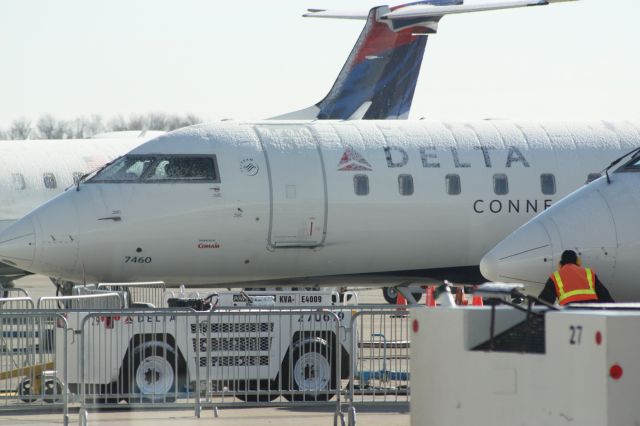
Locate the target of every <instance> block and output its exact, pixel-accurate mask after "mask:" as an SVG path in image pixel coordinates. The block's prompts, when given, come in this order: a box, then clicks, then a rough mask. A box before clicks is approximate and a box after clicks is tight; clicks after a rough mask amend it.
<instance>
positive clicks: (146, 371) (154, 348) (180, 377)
mask: <svg viewBox="0 0 640 426" xmlns="http://www.w3.org/2000/svg"><path fill="white" fill-rule="evenodd" d="M131 356H132V357H133V358H132V360H133V365H134V367H133V369H132V371H131V377H128V380H127V382H126V384H127V386H128V387H127V392H126V393H131V394H133V395H131V396H130V397H129V402H130V403H131V402H175V400H176V395H175V389H176V385H177V389H182V388H183V387H184V382H185V377H184V376H185V374H184V372H185V371H186V367H185V366H184V361H182V359H179V360H178V363H177V364H176V354H175V352H174V350H173V348H171V347H170V346H168V345H166V344H165V343H163V342H148V343H144V344H142V345H139V346H137V347H136V348H135V350H134V351H133V354H131ZM176 366H177V367H178V370H177V371H176V369H175V368H176Z"/></svg>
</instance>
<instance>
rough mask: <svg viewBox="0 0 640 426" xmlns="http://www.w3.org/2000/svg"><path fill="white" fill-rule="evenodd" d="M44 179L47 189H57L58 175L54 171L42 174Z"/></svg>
mask: <svg viewBox="0 0 640 426" xmlns="http://www.w3.org/2000/svg"><path fill="white" fill-rule="evenodd" d="M42 179H43V180H44V187H45V188H47V189H56V188H57V187H58V183H57V182H56V176H55V175H54V174H53V173H45V174H43V175H42Z"/></svg>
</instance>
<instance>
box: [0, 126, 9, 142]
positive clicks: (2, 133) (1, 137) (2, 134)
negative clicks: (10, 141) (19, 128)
mask: <svg viewBox="0 0 640 426" xmlns="http://www.w3.org/2000/svg"><path fill="white" fill-rule="evenodd" d="M6 139H7V132H5V131H4V130H2V129H0V140H6Z"/></svg>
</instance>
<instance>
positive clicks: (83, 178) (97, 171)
mask: <svg viewBox="0 0 640 426" xmlns="http://www.w3.org/2000/svg"><path fill="white" fill-rule="evenodd" d="M122 157H123V156H120V157H118V158H115V159H113V160H111V161H109V162H108V163H106V164H104V165H103V166H102V167H97V168H95V169H93V170H91V171H89V172H87V173H85V174H83V175H82V176H80V177H78V179H77V180H76V181H75V184H76V191H80V183H81V182H84V181H85V180H87V178H89V177H90V176H95V175H97V174H98V173H100V172H101V171H103V170H104V169H106V168H107V167H109V166H110V165H112V164H113V163H115V162H116V161H118V160H119V159H121V158H122Z"/></svg>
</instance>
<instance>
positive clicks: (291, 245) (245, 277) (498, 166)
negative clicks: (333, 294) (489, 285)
mask: <svg viewBox="0 0 640 426" xmlns="http://www.w3.org/2000/svg"><path fill="white" fill-rule="evenodd" d="M639 145H640V123H635V124H632V123H615V124H614V123H607V122H596V123H590V124H563V123H558V124H552V123H549V124H539V123H538V124H536V123H513V122H507V121H482V122H475V123H430V122H426V121H419V122H400V121H351V122H349V121H347V122H318V121H316V122H276V121H263V122H257V123H239V122H223V123H218V124H212V125H199V126H193V127H190V128H186V129H182V130H179V131H176V132H172V133H170V134H167V135H164V136H161V137H158V138H156V139H154V140H152V141H149V142H147V143H145V144H143V145H142V146H140V147H138V148H136V149H134V150H133V151H131V152H130V153H128V154H127V155H125V156H124V157H122V158H120V159H118V160H117V161H115V162H114V163H113V164H111V165H109V166H108V167H106V168H105V169H103V170H101V171H100V172H99V173H97V174H96V175H95V176H92V177H91V178H90V179H88V180H87V181H86V182H82V183H81V184H80V185H79V187H78V190H69V191H67V192H65V193H64V194H62V195H60V196H58V197H57V198H55V199H53V200H51V201H50V202H48V203H46V204H45V205H43V206H41V207H39V208H38V209H36V210H34V211H33V212H31V213H30V214H28V215H27V216H26V217H24V218H23V219H21V220H20V221H19V222H17V223H16V224H15V225H13V226H12V227H11V228H9V229H7V230H6V231H4V232H3V233H2V234H0V259H1V260H2V261H3V262H6V263H9V264H11V265H14V266H16V267H18V268H21V269H25V270H27V271H32V272H36V273H40V274H45V275H48V276H53V277H59V278H63V279H66V280H70V281H76V282H99V281H101V282H114V281H115V282H118V281H152V280H160V279H161V280H164V281H166V282H167V283H169V284H187V285H214V286H224V287H228V286H233V287H238V286H244V285H250V286H257V285H256V284H257V282H260V286H268V285H284V284H285V283H286V282H293V283H297V284H299V283H301V282H303V283H313V284H319V285H337V284H341V283H349V285H358V284H359V283H366V284H367V285H370V284H374V285H376V284H377V285H385V286H388V285H390V284H398V283H404V282H413V283H418V284H427V283H432V282H433V281H434V280H436V279H444V278H447V279H449V280H451V281H459V282H465V283H472V282H478V281H480V280H482V277H481V276H480V274H479V269H478V264H479V262H480V259H481V257H482V255H483V254H484V253H486V251H487V250H488V249H489V248H490V247H492V246H493V245H495V244H496V243H497V242H498V241H500V240H501V239H502V238H504V237H505V236H506V235H507V234H509V232H511V231H513V230H514V229H516V228H517V227H518V226H519V225H521V224H522V223H524V222H526V221H527V220H528V219H530V218H531V217H533V216H534V215H535V214H536V213H539V212H541V211H543V210H544V209H546V208H548V207H549V206H551V204H552V203H553V202H554V201H556V200H558V199H560V198H561V197H562V196H564V195H565V194H568V193H569V192H571V191H572V190H574V189H575V188H578V187H580V186H581V185H584V183H585V182H586V181H587V180H588V179H590V178H593V175H594V174H596V175H597V173H598V170H600V169H601V165H602V164H603V163H607V162H610V161H611V160H612V159H615V158H617V157H619V156H620V155H621V154H622V153H625V152H628V151H629V150H631V149H632V148H633V147H636V146H639ZM568 165H570V166H568ZM603 278H604V277H603Z"/></svg>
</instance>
